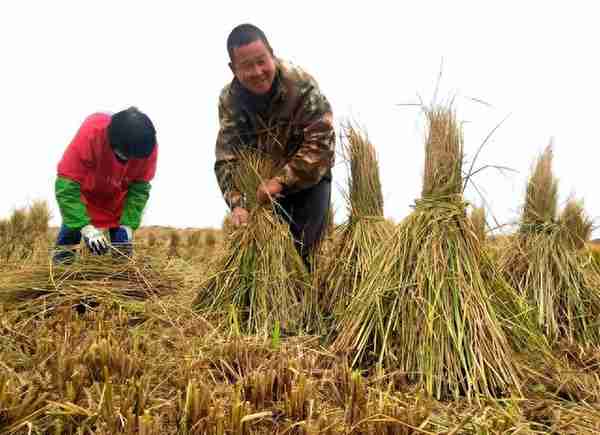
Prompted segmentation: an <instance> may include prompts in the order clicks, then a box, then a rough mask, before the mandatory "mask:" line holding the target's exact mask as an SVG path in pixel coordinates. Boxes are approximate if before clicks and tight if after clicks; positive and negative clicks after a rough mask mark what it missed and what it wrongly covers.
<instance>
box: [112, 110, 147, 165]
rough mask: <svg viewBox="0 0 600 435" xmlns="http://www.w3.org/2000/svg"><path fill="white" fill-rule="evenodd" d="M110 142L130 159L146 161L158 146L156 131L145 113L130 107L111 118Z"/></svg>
mask: <svg viewBox="0 0 600 435" xmlns="http://www.w3.org/2000/svg"><path fill="white" fill-rule="evenodd" d="M108 140H109V142H110V145H111V146H112V147H113V148H118V149H119V151H121V152H122V153H123V154H125V155H126V156H127V157H128V158H134V159H145V158H147V157H149V156H150V155H151V154H152V151H154V147H155V146H156V130H155V129H154V125H153V124H152V121H150V118H148V116H147V115H146V114H145V113H142V112H140V111H139V110H138V109H137V107H130V108H128V109H126V110H122V111H120V112H117V113H115V114H114V115H113V116H112V117H111V120H110V124H109V126H108Z"/></svg>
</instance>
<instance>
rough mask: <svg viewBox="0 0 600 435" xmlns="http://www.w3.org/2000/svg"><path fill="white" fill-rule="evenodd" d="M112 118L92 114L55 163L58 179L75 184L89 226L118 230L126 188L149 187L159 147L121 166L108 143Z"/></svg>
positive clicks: (105, 114) (108, 115)
mask: <svg viewBox="0 0 600 435" xmlns="http://www.w3.org/2000/svg"><path fill="white" fill-rule="evenodd" d="M110 120H111V115H110V114H107V113H95V114H93V115H90V116H89V117H88V118H86V120H85V121H84V122H83V124H82V125H81V127H80V128H79V131H78V132H77V134H76V135H75V138H74V139H73V140H72V141H71V143H70V144H69V146H68V147H67V149H66V150H65V152H64V154H63V156H62V159H61V160H60V162H59V163H58V176H59V177H64V178H67V179H69V180H72V181H75V182H76V183H78V184H79V185H80V188H81V202H83V203H84V204H85V206H86V209H87V212H88V215H89V217H90V220H91V221H92V224H93V225H94V226H96V227H99V228H113V227H117V226H119V219H120V217H121V214H122V213H123V206H124V204H125V198H126V196H127V191H128V187H129V184H130V183H132V182H147V183H149V182H150V181H151V180H152V179H153V178H154V174H155V172H156V159H157V153H158V146H156V147H155V148H154V151H153V152H152V154H151V155H150V157H149V158H147V159H130V160H128V161H127V162H126V163H120V162H119V161H118V160H117V158H116V157H115V155H114V153H113V151H112V149H111V146H110V143H109V141H108V125H109V124H110Z"/></svg>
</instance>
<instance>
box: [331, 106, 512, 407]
mask: <svg viewBox="0 0 600 435" xmlns="http://www.w3.org/2000/svg"><path fill="white" fill-rule="evenodd" d="M426 114H427V119H428V123H429V131H428V135H427V141H426V147H425V151H426V158H425V171H424V181H423V195H422V198H421V199H419V200H417V201H416V204H415V210H414V212H413V213H412V214H411V215H410V216H408V217H407V218H406V219H405V220H404V221H403V222H402V223H401V224H400V225H399V227H398V229H397V232H396V233H395V234H394V237H393V238H392V239H391V241H390V244H391V245H390V246H388V247H386V249H383V250H382V251H381V255H379V256H378V257H377V258H376V259H375V260H374V261H373V264H372V267H371V273H370V274H369V275H368V277H367V278H366V279H365V280H364V283H363V286H362V288H361V289H360V291H359V292H358V293H357V295H356V297H355V298H354V299H353V300H352V302H351V303H350V305H349V307H348V309H347V310H346V312H345V314H344V315H343V316H342V317H341V319H340V324H339V325H338V333H339V335H338V337H337V338H336V340H335V342H334V344H333V348H334V350H336V351H338V352H352V353H353V355H354V357H353V359H354V362H355V363H356V362H360V361H361V362H363V363H366V362H369V361H373V360H375V361H378V362H380V363H384V364H386V365H387V366H389V367H394V368H397V369H399V370H400V371H401V372H403V373H405V374H406V375H407V377H408V378H409V379H410V380H412V381H414V382H417V383H419V384H421V385H423V387H424V388H425V390H426V391H427V393H428V394H430V395H434V396H436V397H443V396H448V395H450V396H452V397H455V398H456V397H459V396H461V395H463V394H466V395H467V396H468V397H473V396H475V395H477V394H490V395H497V394H502V393H506V392H507V391H510V390H513V389H519V374H518V370H517V368H516V365H515V361H514V359H513V352H512V350H511V347H510V344H509V340H508V339H507V336H506V334H505V332H504V328H503V327H502V326H501V324H500V319H499V315H498V314H497V313H496V310H495V308H494V306H493V303H492V301H493V299H494V297H496V292H497V291H498V289H497V288H496V287H495V286H496V285H498V280H497V277H493V278H495V280H494V281H492V282H488V281H487V279H488V276H487V275H489V270H483V269H482V267H481V264H482V261H483V260H484V259H485V252H484V250H483V249H482V247H481V243H480V241H479V239H478V238H477V237H476V236H475V233H474V230H473V227H472V225H471V222H470V220H469V219H468V217H467V215H466V206H467V204H466V203H465V202H464V200H463V199H462V184H463V183H462V181H463V180H462V161H463V139H462V132H461V129H460V128H459V126H458V124H457V121H456V119H455V115H454V113H453V111H452V110H450V109H447V108H443V107H437V108H433V109H430V110H427V111H426ZM486 264H487V265H488V266H487V267H489V266H490V263H489V262H488V263H486ZM381 277H387V280H386V281H382V279H381ZM500 284H502V283H500ZM501 291H502V292H510V288H508V287H507V286H504V285H503V286H502V289H501ZM513 293H514V292H513ZM513 308H514V307H513ZM512 315H513V316H514V315H516V313H513V314H512Z"/></svg>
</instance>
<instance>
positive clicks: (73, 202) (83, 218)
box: [54, 177, 91, 229]
mask: <svg viewBox="0 0 600 435" xmlns="http://www.w3.org/2000/svg"><path fill="white" fill-rule="evenodd" d="M54 190H55V192H56V201H57V202H58V208H59V209H60V214H61V216H62V220H63V224H64V225H66V226H67V227H68V228H72V229H79V228H83V227H84V226H86V225H88V224H89V223H90V222H91V221H90V217H89V216H88V213H87V210H86V208H85V204H84V203H82V202H81V188H80V186H79V183H77V182H75V181H72V180H69V179H68V178H63V177H57V178H56V183H55V184H54Z"/></svg>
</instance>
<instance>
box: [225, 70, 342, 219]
mask: <svg viewBox="0 0 600 435" xmlns="http://www.w3.org/2000/svg"><path fill="white" fill-rule="evenodd" d="M276 65H277V72H276V76H275V80H274V82H273V90H272V92H271V94H270V95H269V97H268V100H267V101H263V104H256V103H257V101H254V100H253V97H252V96H250V93H249V92H248V91H246V90H245V89H244V88H243V86H242V85H241V84H240V83H239V82H238V81H237V79H235V78H234V80H233V81H232V82H231V83H230V84H228V85H227V86H226V87H225V88H224V89H223V90H222V92H221V95H220V97H219V123H220V129H219V135H218V137H217V143H216V162H215V174H216V176H217V181H218V183H219V187H220V188H221V192H222V194H223V197H224V198H225V201H226V202H227V204H228V205H229V207H230V208H232V209H233V208H234V207H237V206H243V204H242V195H241V194H240V192H238V191H237V190H236V189H235V186H234V185H233V173H234V171H235V168H236V165H237V164H238V161H237V157H236V151H237V150H239V149H240V148H241V147H250V148H255V149H259V150H260V151H263V152H267V153H269V154H270V155H271V156H272V157H273V159H274V160H275V162H276V163H277V167H278V168H279V169H278V171H277V174H276V176H275V177H274V178H276V179H277V180H278V181H279V182H280V183H281V184H282V185H283V192H282V193H283V194H284V195H285V194H287V193H293V192H296V191H299V190H303V189H306V188H307V187H310V186H313V185H315V184H317V183H318V182H319V181H320V180H321V179H322V178H323V177H326V178H328V179H331V167H332V166H333V163H334V148H335V133H334V129H333V115H332V113H331V106H330V105H329V102H328V101H327V99H326V98H325V96H324V95H323V94H321V92H320V90H319V87H318V85H317V82H316V81H315V80H314V79H313V78H312V77H311V76H310V75H309V74H307V73H306V72H304V71H303V70H302V69H300V68H299V67H297V66H295V65H293V64H291V63H289V62H286V61H282V60H279V59H277V60H276ZM256 100H259V102H260V99H259V98H258V99H256ZM261 106H262V107H261Z"/></svg>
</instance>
